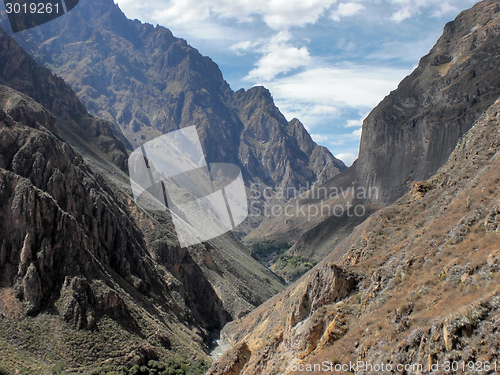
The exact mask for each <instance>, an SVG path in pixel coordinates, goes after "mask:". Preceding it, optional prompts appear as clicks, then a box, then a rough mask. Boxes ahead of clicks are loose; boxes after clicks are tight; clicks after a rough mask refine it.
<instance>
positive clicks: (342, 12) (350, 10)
mask: <svg viewBox="0 0 500 375" xmlns="http://www.w3.org/2000/svg"><path fill="white" fill-rule="evenodd" d="M363 9H365V6H364V5H363V4H360V3H340V4H339V6H338V8H337V10H336V11H334V12H333V13H332V19H333V20H334V21H337V22H338V21H340V19H341V18H342V17H350V16H354V15H355V14H357V13H359V12H361V11H362V10H363Z"/></svg>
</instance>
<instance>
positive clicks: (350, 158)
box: [335, 152, 358, 167]
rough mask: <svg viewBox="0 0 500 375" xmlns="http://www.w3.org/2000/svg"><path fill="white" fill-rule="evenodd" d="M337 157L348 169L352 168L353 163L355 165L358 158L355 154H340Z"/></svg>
mask: <svg viewBox="0 0 500 375" xmlns="http://www.w3.org/2000/svg"><path fill="white" fill-rule="evenodd" d="M335 157H336V158H337V159H340V160H342V161H343V162H344V164H345V165H347V166H348V167H350V166H351V165H352V163H354V161H355V160H356V159H357V158H358V156H357V155H356V154H354V153H353V152H341V153H340V154H336V155H335Z"/></svg>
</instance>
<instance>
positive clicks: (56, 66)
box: [14, 0, 346, 191]
mask: <svg viewBox="0 0 500 375" xmlns="http://www.w3.org/2000/svg"><path fill="white" fill-rule="evenodd" d="M14 38H15V39H16V40H17V41H18V42H19V44H20V45H21V46H23V48H25V49H26V50H27V51H28V52H29V53H30V54H32V55H33V56H34V57H35V58H36V59H37V60H38V61H39V62H41V63H43V64H45V66H47V67H49V68H50V69H52V71H54V72H55V73H56V74H58V75H59V76H61V77H62V78H63V79H64V80H65V81H66V82H68V83H69V84H70V86H71V87H72V88H73V89H74V90H75V92H76V93H77V95H78V97H79V98H80V99H81V101H82V103H83V104H84V105H85V107H86V108H87V109H88V110H89V111H90V112H91V113H93V114H96V115H99V116H100V117H102V118H105V119H107V120H110V121H112V122H114V123H117V124H118V125H119V132H118V129H115V132H116V133H117V134H118V135H120V134H121V133H123V135H124V136H125V137H126V138H127V140H128V141H129V142H130V144H131V145H132V147H134V148H135V147H138V146H139V145H141V144H143V143H145V142H147V141H149V140H151V139H154V138H156V137H158V136H159V135H161V134H164V133H167V132H170V131H173V130H176V129H179V128H182V127H185V126H189V125H196V126H197V130H198V133H199V134H200V138H201V142H202V145H203V147H204V150H205V153H206V156H207V160H208V161H209V162H227V163H234V164H237V165H239V166H240V167H241V169H242V172H243V176H244V179H245V181H246V183H247V186H251V184H255V185H254V186H259V187H258V189H260V191H263V189H265V188H266V187H270V188H271V189H272V190H276V189H277V188H278V187H280V186H282V187H285V188H286V187H293V188H295V189H297V190H298V189H300V187H303V186H310V185H313V184H314V183H315V182H317V181H319V182H324V181H327V180H328V179H330V178H332V177H334V176H335V175H337V174H339V173H340V172H341V171H343V170H344V169H346V167H345V165H344V164H343V163H342V162H341V161H340V160H338V159H336V158H334V157H333V155H332V154H331V153H330V152H329V151H328V150H327V149H326V148H324V147H321V146H318V145H317V144H315V143H314V142H313V141H312V139H311V138H310V136H309V135H308V134H307V131H306V130H305V128H304V127H303V125H302V124H301V123H300V122H299V121H298V120H296V119H294V120H292V121H290V122H288V121H287V120H286V119H285V117H284V116H283V115H282V114H281V112H280V111H279V109H278V108H277V107H276V106H275V105H274V102H273V99H272V96H271V94H270V92H269V91H268V90H267V89H265V88H263V87H254V88H252V89H250V90H247V91H245V90H239V91H236V92H234V91H233V90H231V88H230V87H229V85H228V84H227V82H226V81H224V79H223V77H222V73H221V72H220V70H219V68H218V67H217V65H216V64H215V63H214V62H213V61H212V60H211V59H209V58H208V57H204V56H202V55H201V54H200V53H199V52H198V51H197V50H196V49H194V48H193V47H191V46H189V45H188V44H187V43H186V41H185V40H183V39H178V38H176V37H174V36H173V35H172V33H171V32H170V31H169V30H168V29H166V28H164V27H161V26H157V27H153V26H152V25H149V24H143V23H141V22H139V21H138V20H134V21H132V20H129V19H127V18H126V17H125V15H124V14H123V13H122V11H121V10H120V9H119V7H118V6H117V5H115V4H114V3H113V1H112V0H93V1H91V0H81V1H80V2H79V4H78V6H77V7H75V8H74V9H73V10H72V11H71V12H70V13H69V14H67V15H65V16H64V17H60V18H59V19H57V20H55V21H52V22H50V23H47V24H45V25H42V26H40V27H37V28H34V29H31V30H29V31H26V32H23V33H22V35H21V34H16V35H14Z"/></svg>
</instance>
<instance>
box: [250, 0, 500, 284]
mask: <svg viewBox="0 0 500 375" xmlns="http://www.w3.org/2000/svg"><path fill="white" fill-rule="evenodd" d="M499 23H500V17H499V5H498V2H496V1H483V2H481V3H479V4H478V5H477V6H475V7H474V8H472V9H471V10H469V11H467V12H463V13H461V14H460V15H459V16H458V17H457V18H456V20H454V21H453V22H450V23H448V24H447V25H446V26H445V28H444V32H443V35H442V36H441V38H440V39H439V40H438V41H437V43H436V45H435V46H434V47H433V48H432V49H431V51H430V52H429V54H427V55H426V56H424V57H423V58H422V59H421V60H420V63H419V66H418V67H417V68H416V69H415V70H414V71H413V73H412V74H411V75H409V76H408V77H406V78H405V79H404V80H403V81H402V82H401V83H400V84H399V86H398V88H397V89H396V90H394V91H393V92H391V93H390V95H388V96H387V97H386V98H384V100H382V102H381V103H380V104H379V105H378V106H377V107H376V108H374V109H373V110H372V111H371V113H370V114H369V115H368V117H367V118H366V120H365V121H364V123H363V132H362V137H361V144H360V151H359V159H358V160H357V162H356V163H354V165H353V166H351V167H350V168H349V169H348V170H347V171H344V172H343V173H342V174H340V175H337V176H335V177H334V178H332V179H330V180H328V181H327V182H324V183H320V184H317V185H315V186H314V187H313V188H312V189H311V192H309V193H308V194H302V195H301V196H299V197H297V198H295V200H293V201H291V202H289V203H285V205H284V208H283V209H285V208H286V206H290V205H291V206H293V207H294V209H293V210H291V212H293V213H294V214H293V215H288V216H285V215H278V216H276V217H272V215H268V217H266V218H265V219H264V220H263V222H262V224H261V225H260V226H259V227H258V228H256V229H255V230H253V231H252V232H251V233H249V235H248V236H247V237H246V238H245V241H246V242H247V243H248V244H249V245H250V246H252V247H254V248H256V249H257V251H259V249H260V248H262V247H264V248H266V249H271V255H273V256H272V258H273V261H272V262H271V263H274V261H276V260H278V257H279V256H280V255H281V257H282V258H281V260H279V261H278V262H277V263H276V264H275V265H274V266H273V270H275V272H277V273H278V274H280V275H281V276H282V277H284V278H285V279H286V280H288V281H290V280H293V279H295V278H296V277H297V276H300V275H301V273H303V272H304V271H305V270H306V269H305V268H304V264H309V268H311V266H312V265H313V264H314V263H315V262H319V261H321V260H322V259H324V257H325V256H326V255H328V253H329V252H331V249H333V248H335V246H336V245H337V244H338V243H339V240H342V239H344V238H345V237H347V236H348V235H349V234H350V233H351V231H352V230H353V229H354V227H355V226H356V225H358V224H359V223H360V222H362V221H363V220H364V219H365V218H366V217H368V216H369V214H371V213H372V212H373V211H374V210H377V209H378V208H380V207H382V206H384V205H388V204H390V203H393V202H394V201H395V200H397V199H398V198H400V197H401V196H402V195H404V194H405V193H406V192H408V191H409V190H410V188H411V184H412V182H413V181H420V180H424V179H427V178H429V177H431V176H432V175H433V174H434V173H436V171H437V170H438V169H439V168H440V167H441V166H442V165H443V164H444V163H445V162H446V160H447V159H448V157H449V156H450V154H451V152H452V151H453V150H454V148H455V147H456V144H457V142H458V140H459V139H460V138H461V137H462V136H463V135H464V134H465V133H466V132H467V131H468V130H469V129H470V127H471V126H472V124H474V122H475V121H476V120H477V119H478V118H479V117H480V116H481V115H482V114H483V113H484V111H485V110H486V109H487V108H488V107H489V106H491V105H492V103H493V102H494V101H495V100H496V99H497V98H498V96H499V95H500V75H499V74H498V67H497V65H498V64H497V60H496V56H498V55H499V53H500V35H499V34H498V28H499ZM343 193H348V194H343ZM353 193H354V194H353ZM351 205H352V207H353V208H352V209H351V210H353V209H355V208H356V207H358V208H359V212H361V213H363V214H362V215H352V214H351V216H349V215H348V214H347V213H345V214H342V215H340V214H339V215H335V214H333V213H332V211H333V209H334V208H336V210H337V212H341V211H342V210H343V211H345V212H347V210H348V207H349V206H351ZM276 211H277V212H279V210H276ZM310 213H311V214H312V215H310ZM318 213H319V214H318ZM275 249H285V250H286V252H283V251H279V250H278V251H277V252H276V251H274V252H273V250H275ZM261 257H262V256H261ZM263 258H264V259H267V258H266V257H265V256H264V257H263Z"/></svg>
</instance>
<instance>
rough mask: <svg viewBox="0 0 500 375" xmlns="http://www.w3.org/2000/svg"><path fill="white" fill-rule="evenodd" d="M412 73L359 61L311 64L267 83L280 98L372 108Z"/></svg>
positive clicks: (336, 106)
mask: <svg viewBox="0 0 500 375" xmlns="http://www.w3.org/2000/svg"><path fill="white" fill-rule="evenodd" d="M408 73H409V71H408V70H406V69H388V68H379V67H367V66H358V65H350V66H348V67H327V66H325V67H311V68H308V69H306V70H304V71H303V72H299V73H297V74H294V75H292V76H288V77H283V78H278V79H275V80H273V81H270V82H267V83H266V85H267V86H268V87H269V88H270V89H271V92H273V95H274V97H275V98H276V99H277V100H279V99H280V98H288V99H289V100H292V101H295V102H302V103H308V102H312V103H316V104H317V105H327V106H331V107H335V108H338V107H339V106H348V107H355V108H372V107H374V106H375V105H377V104H378V103H379V102H380V101H381V100H382V99H383V98H384V96H385V95H387V94H389V92H390V91H391V90H394V89H395V88H396V87H397V85H398V83H399V82H400V81H401V79H402V78H404V77H405V76H406V75H407V74H408Z"/></svg>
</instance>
